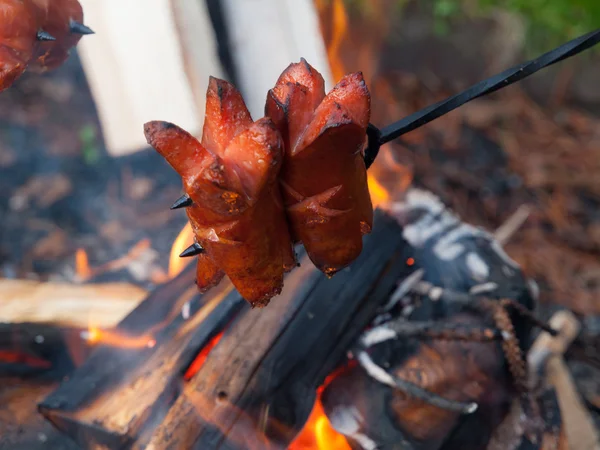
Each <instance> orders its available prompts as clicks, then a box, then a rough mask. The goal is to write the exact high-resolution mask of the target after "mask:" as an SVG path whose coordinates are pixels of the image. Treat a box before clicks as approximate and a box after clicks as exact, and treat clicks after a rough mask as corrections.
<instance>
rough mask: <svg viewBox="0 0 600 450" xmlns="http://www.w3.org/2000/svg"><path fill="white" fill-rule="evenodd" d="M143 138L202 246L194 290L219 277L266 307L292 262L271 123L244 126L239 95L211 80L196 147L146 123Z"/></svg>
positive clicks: (174, 130)
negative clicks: (164, 165)
mask: <svg viewBox="0 0 600 450" xmlns="http://www.w3.org/2000/svg"><path fill="white" fill-rule="evenodd" d="M145 133H146V138H147V139H148V142H149V143H150V144H151V145H152V146H153V147H154V148H156V150H158V151H159V152H160V153H161V155H163V156H164V157H165V159H166V160H167V161H168V162H169V164H171V166H172V167H173V168H174V169H175V170H176V171H177V172H178V173H179V174H180V175H181V176H182V178H183V185H184V190H185V192H186V193H187V194H188V195H189V196H190V198H191V199H192V201H193V203H194V204H193V206H192V207H190V208H188V217H189V219H190V222H191V224H192V228H193V229H194V233H195V236H196V239H197V241H198V242H199V243H200V244H201V245H202V247H204V249H205V253H204V254H203V255H201V258H200V260H199V262H198V285H199V286H200V288H202V289H207V288H209V287H210V286H212V285H214V284H216V283H217V282H218V281H219V280H220V279H221V277H222V276H223V274H226V275H227V276H228V277H229V278H230V279H231V281H232V283H233V284H234V286H235V287H236V288H237V289H238V291H239V292H240V294H241V295H242V296H243V297H244V298H245V299H246V300H248V301H249V302H250V303H251V304H252V305H253V306H263V305H266V304H267V303H268V301H269V299H270V298H271V297H273V296H274V295H277V294H278V293H279V292H281V288H282V286H283V274H284V272H285V271H286V270H289V269H291V268H292V267H293V266H294V264H295V258H294V255H293V249H292V245H291V239H290V235H289V232H288V226H287V223H286V218H285V214H284V211H283V206H282V201H281V198H280V192H279V186H278V184H277V177H278V175H279V171H280V168H281V163H282V156H283V149H282V140H281V137H280V135H279V132H278V131H277V129H276V127H275V126H274V124H273V122H272V121H271V120H270V119H261V120H259V121H257V122H252V119H251V118H250V114H249V113H248V110H247V109H246V106H245V104H244V102H243V99H242V97H241V95H240V94H239V92H238V91H237V90H236V89H235V88H234V87H233V86H232V85H231V84H229V83H227V82H225V81H223V80H218V79H215V78H211V80H210V83H209V87H208V93H207V105H206V116H205V124H204V131H203V138H202V143H200V142H198V141H197V140H196V139H195V138H194V137H193V136H191V135H190V134H188V133H187V132H185V131H184V130H182V129H180V128H179V127H177V126H175V125H172V124H168V123H165V122H149V123H147V124H146V125H145Z"/></svg>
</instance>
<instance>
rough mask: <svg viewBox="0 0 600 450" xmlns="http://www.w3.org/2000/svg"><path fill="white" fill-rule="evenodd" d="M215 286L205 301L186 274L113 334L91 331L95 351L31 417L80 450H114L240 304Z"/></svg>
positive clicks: (132, 436)
mask: <svg viewBox="0 0 600 450" xmlns="http://www.w3.org/2000/svg"><path fill="white" fill-rule="evenodd" d="M231 290H232V287H231V285H230V284H228V283H222V284H221V285H220V286H218V287H216V288H214V289H213V290H212V291H211V292H210V293H208V294H206V295H203V296H201V295H199V294H198V292H197V288H196V286H195V285H194V270H193V269H191V268H189V267H188V268H187V269H186V270H184V271H183V272H182V273H181V274H180V275H179V276H178V277H176V278H175V279H173V280H172V281H170V282H168V283H166V284H164V285H162V286H161V287H159V288H158V289H156V290H155V291H154V292H153V293H152V294H151V295H150V296H149V297H148V298H147V299H146V300H145V301H144V302H142V303H141V304H140V305H139V306H138V307H137V308H136V309H135V310H134V311H132V312H131V314H129V315H128V316H127V317H126V318H125V319H124V320H123V321H122V322H121V323H120V324H119V325H118V326H117V327H116V329H115V331H114V332H107V333H103V332H100V331H98V330H97V331H96V335H95V336H94V339H95V340H96V341H98V342H99V343H100V347H99V348H98V349H97V350H96V351H95V352H94V353H93V354H92V355H91V356H90V358H89V359H87V360H86V361H85V363H84V364H83V365H82V366H81V367H80V368H79V369H78V370H77V371H76V372H75V373H73V375H72V376H71V377H70V379H69V380H68V381H66V382H65V383H63V384H62V385H61V386H60V387H59V388H58V389H57V390H56V391H55V392H54V393H52V394H51V395H50V396H48V397H47V398H46V399H45V400H44V401H43V402H42V403H41V404H40V405H39V409H40V411H41V412H42V414H44V416H45V417H46V418H47V419H48V420H50V421H51V422H52V424H53V425H54V426H56V427H57V428H58V429H59V430H61V431H63V432H65V433H66V434H68V435H69V436H71V437H72V438H73V439H74V440H75V441H76V442H78V443H79V444H80V445H81V446H83V447H84V448H97V446H106V447H107V448H122V447H127V446H130V445H131V444H132V443H133V442H135V440H136V438H137V436H138V434H139V433H140V432H141V430H142V428H143V427H144V426H147V425H149V424H152V423H154V421H156V420H159V418H160V417H161V414H164V413H165V412H166V411H165V410H166V409H167V408H168V405H169V404H170V402H171V401H172V399H173V398H174V397H176V396H177V393H178V391H179V389H180V385H181V382H182V374H183V372H184V371H185V370H186V368H187V366H188V365H189V364H190V363H191V361H192V360H193V359H194V357H195V356H196V354H197V353H198V350H199V349H201V348H202V347H203V346H204V345H205V344H206V343H207V342H208V341H209V340H210V339H211V338H212V337H213V336H214V334H216V333H217V332H218V331H219V330H220V329H221V328H222V327H223V326H224V324H225V323H227V322H228V321H229V320H230V319H231V318H232V317H233V315H234V314H235V313H236V311H237V310H238V309H239V307H240V306H241V305H243V301H242V300H241V298H239V297H238V296H237V295H229V296H228V294H229V293H230V292H231Z"/></svg>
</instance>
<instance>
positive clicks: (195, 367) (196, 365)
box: [183, 332, 223, 381]
mask: <svg viewBox="0 0 600 450" xmlns="http://www.w3.org/2000/svg"><path fill="white" fill-rule="evenodd" d="M222 337H223V332H221V333H219V334H217V335H215V336H214V337H213V338H212V339H211V340H210V341H209V342H208V344H206V345H205V346H204V348H202V350H201V351H200V353H198V356H196V359H194V361H192V363H191V364H190V366H189V367H188V369H187V370H186V371H185V375H183V378H184V379H185V380H186V381H189V380H191V379H192V377H193V376H194V375H196V373H197V372H198V371H199V370H200V368H201V367H202V365H203V364H204V361H206V358H207V357H208V354H209V353H210V351H211V350H212V349H213V348H215V346H216V345H217V344H218V343H219V341H220V340H221V338H222Z"/></svg>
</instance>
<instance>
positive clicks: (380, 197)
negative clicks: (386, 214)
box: [367, 174, 390, 208]
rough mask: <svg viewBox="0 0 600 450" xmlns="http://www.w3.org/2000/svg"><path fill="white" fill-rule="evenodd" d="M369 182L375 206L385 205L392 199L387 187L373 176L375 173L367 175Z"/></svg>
mask: <svg viewBox="0 0 600 450" xmlns="http://www.w3.org/2000/svg"><path fill="white" fill-rule="evenodd" d="M367 182H368V184H369V193H370V194H371V202H372V203H373V207H374V208H376V207H377V206H380V205H384V204H385V203H387V202H388V201H389V199H390V194H389V192H388V191H387V189H386V188H384V187H383V186H382V185H381V183H379V181H377V179H376V178H375V177H374V176H373V174H368V175H367Z"/></svg>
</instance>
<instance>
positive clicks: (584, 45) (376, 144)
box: [365, 29, 600, 168]
mask: <svg viewBox="0 0 600 450" xmlns="http://www.w3.org/2000/svg"><path fill="white" fill-rule="evenodd" d="M598 42H600V29H598V30H596V31H592V32H590V33H588V34H585V35H583V36H580V37H578V38H575V39H573V40H572V41H569V42H567V43H566V44H563V45H561V46H560V47H558V48H555V49H554V50H551V51H549V52H547V53H544V54H543V55H542V56H540V57H538V58H536V59H534V60H532V61H529V62H525V63H521V64H519V65H518V66H515V67H513V68H511V69H507V70H505V71H504V72H501V73H499V74H497V75H494V76H492V77H490V78H488V79H486V80H483V81H480V82H479V83H477V84H475V85H473V86H471V87H470V88H468V89H467V90H465V91H463V92H461V93H459V94H456V95H453V96H452V97H449V98H447V99H445V100H442V101H440V102H438V103H435V104H433V105H430V106H428V107H427V108H424V109H422V110H420V111H417V112H415V113H413V114H411V115H410V116H408V117H405V118H404V119H401V120H399V121H397V122H394V123H392V124H390V125H388V126H386V127H384V128H382V129H379V128H377V127H375V126H374V125H369V129H368V130H367V135H368V146H367V148H366V150H365V164H366V166H367V168H369V167H370V166H371V164H373V162H374V161H375V158H376V157H377V154H378V153H379V148H380V147H381V146H382V145H383V144H385V143H387V142H390V141H392V140H394V139H396V138H398V137H400V136H402V135H403V134H406V133H408V132H409V131H413V130H415V129H416V128H419V127H421V126H423V125H425V124H427V123H429V122H431V121H432V120H435V119H437V118H438V117H441V116H443V115H444V114H447V113H449V112H450V111H453V110H455V109H456V108H458V107H459V106H462V105H464V104H465V103H467V102H470V101H471V100H474V99H476V98H479V97H482V96H484V95H487V94H490V93H492V92H495V91H497V90H499V89H502V88H504V87H506V86H509V85H511V84H513V83H516V82H517V81H520V80H522V79H524V78H526V77H528V76H529V75H532V74H534V73H536V72H537V71H539V70H541V69H543V68H545V67H548V66H551V65H552V64H556V63H557V62H560V61H562V60H564V59H567V58H570V57H571V56H574V55H576V54H578V53H581V52H583V51H584V50H587V49H589V48H590V47H593V46H594V45H596V44H598Z"/></svg>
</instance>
